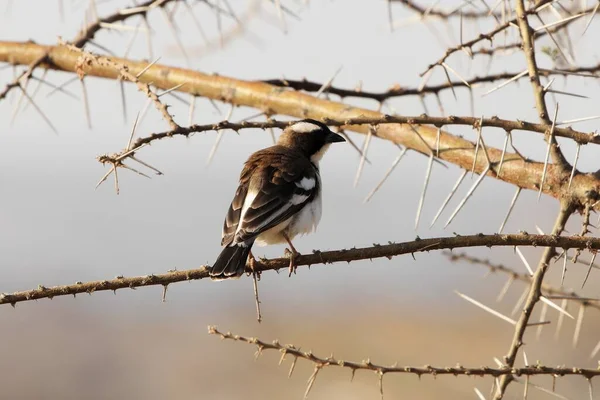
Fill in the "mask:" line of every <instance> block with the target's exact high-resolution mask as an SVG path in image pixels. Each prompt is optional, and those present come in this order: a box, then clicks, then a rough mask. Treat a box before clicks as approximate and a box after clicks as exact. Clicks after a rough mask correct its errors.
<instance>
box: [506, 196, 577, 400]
mask: <svg viewBox="0 0 600 400" xmlns="http://www.w3.org/2000/svg"><path fill="white" fill-rule="evenodd" d="M572 213H573V209H572V208H571V206H570V205H569V204H567V203H566V202H563V203H561V210H560V213H559V214H558V217H557V218H556V221H555V223H554V227H553V228H552V235H560V234H561V233H562V232H563V231H564V229H565V225H566V224H567V221H568V220H569V217H570V216H571V215H572ZM555 248H556V247H555V246H552V247H547V248H546V249H545V250H544V254H543V255H542V258H541V259H540V262H539V264H538V267H537V269H536V271H535V274H534V275H533V278H532V282H531V287H530V289H529V294H528V295H527V300H526V301H525V306H524V307H523V312H522V313H521V316H520V318H519V320H518V321H517V325H516V326H515V333H514V336H513V340H512V342H511V344H510V348H509V350H508V353H507V354H506V356H505V357H504V361H505V363H506V365H507V366H509V367H511V368H512V367H513V366H514V364H515V359H516V357H517V353H518V352H519V349H520V348H521V346H523V336H524V335H525V331H526V329H527V325H528V324H529V318H530V317H531V313H532V312H533V309H534V308H535V305H536V304H537V302H538V301H539V300H540V296H541V295H542V285H543V282H544V276H545V275H546V271H547V270H548V266H549V265H550V260H551V259H552V257H554V255H555V254H556V251H555ZM512 379H513V378H512V376H511V375H505V376H503V377H502V378H501V379H500V382H499V383H498V388H497V390H496V394H495V395H494V399H495V400H500V399H502V398H503V397H504V394H505V392H506V388H507V387H508V385H509V384H510V382H511V381H512Z"/></svg>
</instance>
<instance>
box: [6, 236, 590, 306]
mask: <svg viewBox="0 0 600 400" xmlns="http://www.w3.org/2000/svg"><path fill="white" fill-rule="evenodd" d="M484 246H485V247H494V246H534V247H548V246H552V247H561V248H564V249H569V248H573V249H588V250H599V249H600V238H589V237H579V236H570V237H569V236H551V235H530V234H525V233H523V234H514V235H499V234H496V235H483V234H479V235H471V236H455V237H441V238H432V239H420V238H417V239H416V240H413V241H410V242H404V243H390V244H385V245H379V244H377V245H373V246H370V247H362V248H353V249H347V250H346V249H343V250H332V251H313V253H312V254H302V255H298V256H297V257H296V258H295V263H296V265H297V266H311V265H317V264H331V263H335V262H348V263H349V262H351V261H358V260H372V259H374V258H391V257H396V256H400V255H403V254H414V253H420V252H429V251H433V250H442V249H455V248H462V247H484ZM288 267H289V258H286V257H283V258H275V259H271V260H267V259H261V260H256V261H255V263H254V271H255V272H262V271H269V270H279V269H282V268H288ZM246 272H247V273H252V272H253V270H252V268H251V267H250V264H247V265H246ZM208 277H209V275H208V270H207V267H206V266H202V267H200V268H198V269H191V270H182V271H171V272H168V273H166V274H160V275H147V276H138V277H132V278H124V277H117V278H115V279H112V280H104V281H93V282H86V283H82V282H77V283H75V284H73V285H63V286H53V287H45V286H41V285H40V286H39V287H38V288H37V289H32V290H26V291H23V292H15V293H12V294H6V293H4V294H2V295H0V304H12V305H15V304H16V303H19V302H23V301H28V300H37V299H42V298H53V297H57V296H66V295H76V294H79V293H93V292H96V291H105V290H113V291H115V290H117V289H125V288H136V287H142V286H156V285H162V286H166V285H169V284H171V283H175V282H182V281H188V280H196V279H205V278H208Z"/></svg>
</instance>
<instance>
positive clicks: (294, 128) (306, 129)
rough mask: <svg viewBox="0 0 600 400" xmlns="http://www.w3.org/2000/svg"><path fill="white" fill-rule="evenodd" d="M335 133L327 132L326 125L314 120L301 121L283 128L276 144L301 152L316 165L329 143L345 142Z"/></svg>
mask: <svg viewBox="0 0 600 400" xmlns="http://www.w3.org/2000/svg"><path fill="white" fill-rule="evenodd" d="M345 141H346V140H345V139H344V138H343V137H342V136H340V135H338V134H337V133H334V132H332V131H331V130H329V128H328V127H327V125H325V124H324V123H322V122H319V121H315V120H314V119H303V120H301V121H297V122H295V123H293V124H292V125H290V126H288V127H287V128H285V130H284V131H283V133H282V134H281V136H280V137H279V140H278V141H277V144H279V145H281V146H285V147H289V148H292V149H295V150H298V151H301V152H302V153H304V155H306V156H307V157H309V158H310V159H311V161H312V162H313V163H318V162H319V161H320V160H321V158H322V157H323V154H325V152H326V151H327V149H328V148H329V145H330V144H331V143H336V142H345Z"/></svg>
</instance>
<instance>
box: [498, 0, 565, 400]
mask: <svg viewBox="0 0 600 400" xmlns="http://www.w3.org/2000/svg"><path fill="white" fill-rule="evenodd" d="M517 1H519V0H517ZM572 214H573V209H572V207H571V205H570V204H568V203H567V202H561V209H560V213H559V214H558V217H557V218H556V221H555V223H554V227H553V228H552V235H553V236H554V237H556V236H558V235H560V234H561V233H562V232H563V231H564V229H565V225H566V224H567V221H568V220H569V217H570V216H571V215H572ZM556 247H560V246H551V247H546V249H545V250H544V253H543V255H542V258H541V259H540V262H539V264H538V267H537V270H536V271H535V273H534V274H533V277H532V282H531V287H530V289H529V294H528V295H527V300H526V301H525V305H524V307H523V312H522V313H521V316H520V318H519V320H518V321H517V324H516V326H515V333H514V336H513V340H512V343H511V344H510V349H509V350H508V353H507V354H506V356H505V357H504V362H505V364H506V365H507V366H509V367H512V366H513V365H514V364H515V359H516V357H517V353H518V352H519V349H520V348H521V346H523V345H524V342H523V337H524V336H525V331H526V329H527V325H528V324H529V318H530V317H531V313H532V312H533V309H534V307H535V305H536V304H537V303H538V301H539V300H540V297H541V295H542V284H543V282H544V276H545V275H546V271H547V270H548V267H549V265H550V260H551V259H552V257H554V256H555V255H556V251H555V249H556ZM511 380H512V376H511V375H505V376H503V377H502V378H501V379H500V382H499V383H498V388H497V391H496V394H495V396H494V399H496V400H499V399H502V398H503V397H504V393H505V391H506V388H507V387H508V385H509V384H510V382H511Z"/></svg>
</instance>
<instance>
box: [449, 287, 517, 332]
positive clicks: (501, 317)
mask: <svg viewBox="0 0 600 400" xmlns="http://www.w3.org/2000/svg"><path fill="white" fill-rule="evenodd" d="M454 293H456V294H457V295H459V296H460V297H462V298H463V299H465V300H467V301H468V302H469V303H471V304H474V305H476V306H477V307H480V308H481V309H483V310H485V311H487V312H489V313H490V314H492V315H493V316H495V317H498V318H500V319H502V320H504V321H506V322H508V323H509V324H512V325H516V324H517V321H515V320H514V319H512V318H509V317H507V316H506V315H504V314H501V313H499V312H498V311H496V310H494V309H493V308H490V307H488V306H486V305H484V304H482V303H480V302H478V301H477V300H475V299H472V298H471V297H469V296H467V295H465V294H462V293H460V292H457V291H454Z"/></svg>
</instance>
